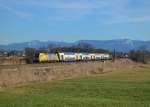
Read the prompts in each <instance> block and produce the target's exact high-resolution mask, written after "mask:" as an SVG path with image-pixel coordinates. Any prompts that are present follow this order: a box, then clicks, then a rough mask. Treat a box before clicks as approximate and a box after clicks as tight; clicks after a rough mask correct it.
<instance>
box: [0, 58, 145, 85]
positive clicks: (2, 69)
mask: <svg viewBox="0 0 150 107" xmlns="http://www.w3.org/2000/svg"><path fill="white" fill-rule="evenodd" d="M140 66H144V65H141V64H137V63H134V62H132V61H131V60H128V59H120V60H116V61H115V62H111V61H106V62H100V61H90V62H74V63H49V64H31V65H13V66H0V86H1V87H7V86H16V85H22V84H26V83H29V82H38V81H40V82H41V81H50V80H60V79H64V78H73V77H78V76H86V75H93V74H101V73H105V72H111V71H115V70H119V69H121V70H123V69H133V68H138V67H140Z"/></svg>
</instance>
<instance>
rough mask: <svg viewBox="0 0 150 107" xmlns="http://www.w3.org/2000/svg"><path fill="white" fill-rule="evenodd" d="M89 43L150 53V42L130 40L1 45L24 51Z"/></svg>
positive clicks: (33, 42)
mask: <svg viewBox="0 0 150 107" xmlns="http://www.w3.org/2000/svg"><path fill="white" fill-rule="evenodd" d="M82 42H83V43H89V44H91V45H93V46H94V47H95V48H102V49H107V50H110V51H112V50H114V49H116V51H121V52H128V51H130V50H133V49H134V50H137V49H141V48H142V49H143V48H145V49H148V50H149V51H150V41H140V40H130V39H116V40H80V41H76V42H72V43H66V42H55V41H45V42H44V41H37V40H34V41H30V42H23V43H12V44H8V45H0V50H23V49H24V48H26V47H30V48H43V47H48V46H49V45H52V46H53V47H69V46H73V45H76V44H78V43H82Z"/></svg>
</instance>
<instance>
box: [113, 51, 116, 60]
mask: <svg viewBox="0 0 150 107" xmlns="http://www.w3.org/2000/svg"><path fill="white" fill-rule="evenodd" d="M115 59H116V50H115V48H114V52H113V62H115Z"/></svg>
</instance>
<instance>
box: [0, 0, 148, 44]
mask: <svg viewBox="0 0 150 107" xmlns="http://www.w3.org/2000/svg"><path fill="white" fill-rule="evenodd" d="M112 39H134V40H150V0H0V44H8V43H14V42H25V41H31V40H41V41H63V42H73V41H77V40H112Z"/></svg>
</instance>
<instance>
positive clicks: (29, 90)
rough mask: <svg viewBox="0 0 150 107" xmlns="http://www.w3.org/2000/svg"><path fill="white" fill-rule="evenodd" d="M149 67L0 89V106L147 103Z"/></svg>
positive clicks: (138, 106)
mask: <svg viewBox="0 0 150 107" xmlns="http://www.w3.org/2000/svg"><path fill="white" fill-rule="evenodd" d="M149 101H150V67H143V68H140V69H135V70H122V71H114V72H110V73H105V74H100V75H96V76H89V77H82V78H81V77H80V78H75V79H66V80H59V81H51V82H47V83H38V84H37V83H35V84H30V85H27V86H22V87H16V88H7V89H2V88H1V89H0V107H149V106H150V102H149Z"/></svg>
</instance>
